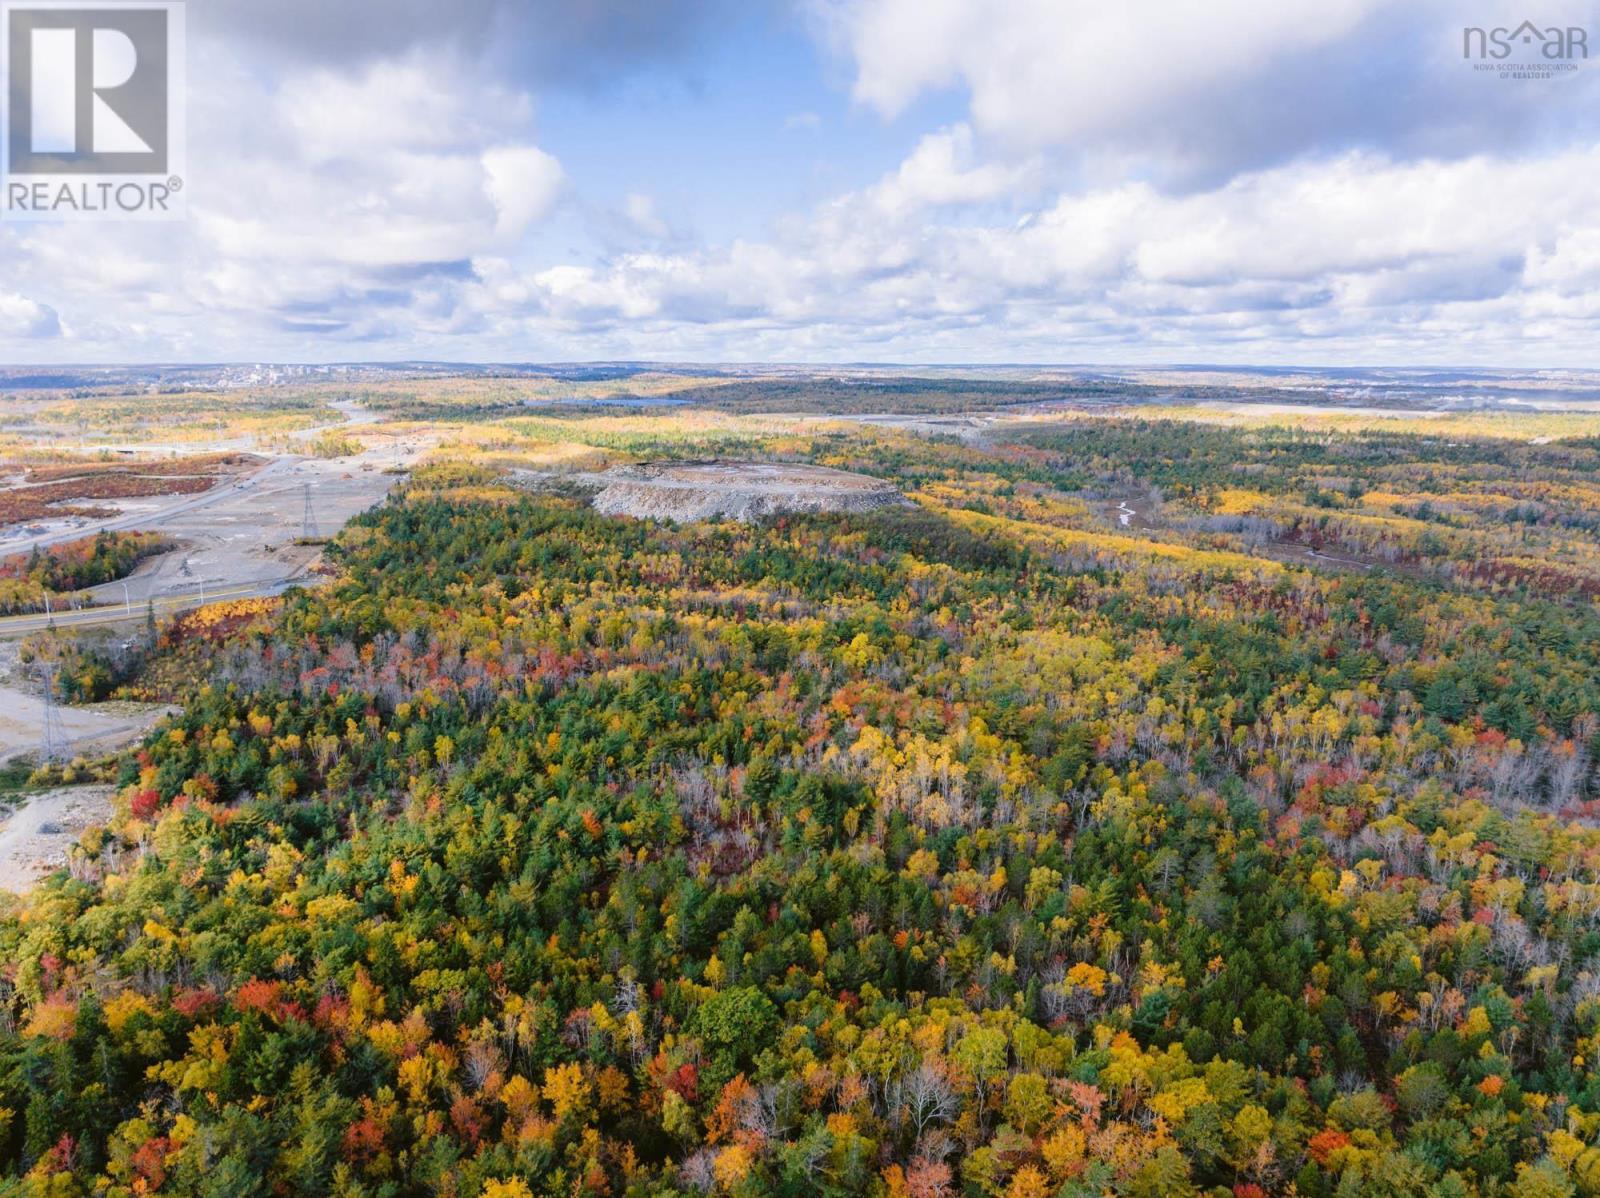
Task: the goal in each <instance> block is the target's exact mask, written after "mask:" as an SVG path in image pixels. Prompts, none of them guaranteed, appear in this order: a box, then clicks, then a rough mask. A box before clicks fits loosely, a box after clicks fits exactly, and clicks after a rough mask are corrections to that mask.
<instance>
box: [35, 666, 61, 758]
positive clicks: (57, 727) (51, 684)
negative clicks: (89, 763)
mask: <svg viewBox="0 0 1600 1198" xmlns="http://www.w3.org/2000/svg"><path fill="white" fill-rule="evenodd" d="M39 674H40V676H41V677H42V678H43V679H44V728H43V729H42V733H43V735H42V736H41V738H40V744H39V760H40V762H41V763H44V764H48V763H50V762H54V761H60V760H62V759H63V758H65V757H66V755H67V733H66V729H65V728H63V727H62V725H61V710H60V709H59V708H58V707H57V706H56V663H55V662H53V661H52V662H40V663H39Z"/></svg>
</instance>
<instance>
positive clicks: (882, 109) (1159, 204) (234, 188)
mask: <svg viewBox="0 0 1600 1198" xmlns="http://www.w3.org/2000/svg"><path fill="white" fill-rule="evenodd" d="M1153 8H1154V6H1149V5H1147V6H1138V7H1137V8H1135V6H1107V5H1101V4H1087V3H1077V2H1066V3H1064V2H1062V0H836V2H832V0H813V2H811V3H808V4H806V5H805V6H804V7H803V8H801V9H799V10H797V11H794V12H790V11H788V10H782V11H780V10H777V9H776V8H775V9H774V11H773V13H772V15H771V19H773V20H778V21H790V22H794V23H799V24H801V25H803V27H804V28H805V29H807V30H809V31H810V34H811V36H813V37H814V39H815V43H816V45H817V47H818V49H817V56H818V61H817V62H816V64H815V71H816V75H817V80H816V84H815V86H816V88H817V90H818V92H819V94H822V93H825V91H826V89H827V88H828V87H830V86H836V87H841V88H843V89H846V90H847V91H848V93H849V102H850V104H851V105H852V106H853V114H852V115H850V116H849V119H852V120H861V121H873V122H889V123H890V127H891V128H893V129H896V130H899V129H901V128H902V127H904V128H905V129H906V135H905V138H904V144H903V149H902V151H901V153H900V155H899V159H898V161H893V160H890V161H885V162H883V163H882V164H881V166H880V168H879V170H878V173H877V177H876V179H875V180H872V181H870V182H863V183H861V184H858V185H855V186H850V187H847V188H843V189H839V190H836V191H835V193H834V194H832V195H831V196H829V197H828V198H825V199H823V200H822V201H820V202H817V203H814V204H811V205H809V206H807V207H803V208H801V209H799V210H774V211H755V212H752V213H749V214H748V215H749V216H750V217H751V218H752V219H751V220H748V221H746V222H745V224H747V225H753V226H754V227H757V228H760V229H762V230H764V232H762V233H761V234H760V235H759V236H753V235H749V234H745V235H742V236H731V235H730V236H725V237H719V236H717V235H715V233H705V232H701V233H698V234H696V233H695V232H694V231H693V229H694V227H696V226H697V225H698V223H699V222H698V221H697V220H695V219H694V217H695V213H694V212H693V211H691V212H690V217H691V220H690V221H689V226H690V228H689V231H687V232H685V231H684V230H683V229H680V228H678V227H676V225H675V224H674V223H673V222H669V221H668V220H666V219H664V218H663V217H662V216H661V214H660V213H661V210H660V208H659V206H658V204H657V202H656V194H657V193H673V194H684V193H688V194H696V192H697V189H702V190H704V191H705V192H706V193H709V192H711V191H712V190H714V189H724V190H737V189H736V188H732V189H730V188H729V186H728V185H729V184H730V183H736V182H737V179H738V172H739V170H740V163H739V160H738V152H737V148H736V147H730V148H729V150H728V155H727V162H726V167H725V172H726V173H725V174H723V175H722V176H721V177H719V178H707V179H703V180H702V179H685V178H682V177H676V176H673V175H670V174H658V175H657V176H655V177H647V178H643V179H641V180H640V182H639V185H638V186H637V187H636V188H633V189H631V190H629V191H628V192H627V193H626V194H625V195H618V196H615V197H612V196H610V195H607V194H605V193H604V189H603V188H601V187H600V185H599V184H598V183H597V182H596V181H595V180H593V179H592V178H589V177H586V176H585V174H584V173H583V172H581V171H576V170H574V169H573V168H571V167H570V166H569V164H567V163H564V162H562V161H560V160H559V157H558V156H557V155H556V154H554V153H552V152H551V150H550V149H549V148H548V144H547V141H546V140H545V139H543V138H542V136H541V135H542V133H543V132H544V131H543V130H542V129H541V119H542V118H541V110H542V108H543V107H545V106H546V101H547V100H548V99H549V98H550V97H552V96H556V95H559V96H561V97H563V99H564V101H565V103H564V104H563V109H564V110H571V108H572V106H573V105H579V106H582V105H589V106H590V107H591V108H592V110H593V112H594V114H595V119H596V120H597V121H599V122H606V121H611V122H616V123H618V124H619V125H620V124H622V123H625V122H627V121H628V120H629V113H630V109H629V103H627V102H624V101H622V100H619V99H618V90H619V89H622V88H625V87H626V84H627V80H628V79H629V78H630V77H633V76H635V75H639V74H646V73H656V74H660V73H662V72H667V73H671V72H673V71H676V70H683V71H686V72H689V73H691V74H692V73H693V72H694V71H695V70H701V69H715V68H714V66H707V65H706V64H715V63H718V62H723V61H726V58H727V55H728V54H729V53H735V54H737V53H742V52H745V51H746V50H747V49H748V52H749V53H751V54H759V53H760V52H761V46H760V44H759V41H760V37H759V34H758V33H757V32H755V31H753V30H752V27H751V25H750V23H749V21H748V20H747V19H745V20H736V19H735V18H734V17H733V16H731V15H730V12H729V10H727V9H719V8H718V7H717V6H715V5H712V6H706V5H693V4H688V3H682V4H678V3H672V4H657V3H643V2H642V0H638V2H635V0H607V2H606V3H604V4H600V5H595V6H585V8H584V9H583V12H582V14H581V16H576V17H575V16H573V15H572V13H573V11H574V7H573V6H564V5H559V4H554V3H548V4H530V3H520V4H514V3H509V2H504V0H502V2H497V0H471V2H470V3H465V4H462V5H457V6H448V7H446V6H437V5H432V4H428V5H423V4H412V3H410V0H404V2H402V3H398V4H391V5H387V6H385V7H383V8H382V9H381V10H380V8H379V6H378V5H377V4H376V3H360V4H348V5H338V6H328V5H319V4H312V3H309V0H307V2H306V3H300V0H294V2H293V3H291V4H288V5H280V6H276V7H275V8H274V10H273V12H274V20H273V22H272V23H270V26H269V25H264V24H263V23H262V17H261V16H260V14H261V12H262V11H264V10H262V9H261V8H260V6H256V5H248V4H245V3H242V2H239V3H235V2H234V0H218V2H217V3H215V4H214V5H211V6H209V7H208V8H207V9H206V10H204V19H203V20H202V19H201V13H200V11H199V7H198V6H195V9H196V11H195V12H194V13H192V14H191V22H192V25H193V26H194V28H192V32H191V37H192V41H193V45H192V47H191V55H190V57H191V65H190V79H191V82H190V130H191V132H190V140H191V148H190V184H191V187H190V192H189V194H190V197H191V201H190V203H191V206H190V217H189V219H188V220H187V221H186V222H183V223H179V224H173V225H142V226H141V225H76V226H67V227H61V226H45V225H31V226H15V225H13V226H6V227H4V228H3V229H0V260H3V261H4V264H5V271H4V275H3V277H0V353H3V354H4V355H5V357H6V358H8V359H10V360H13V361H61V362H76V361H114V360H136V359H138V360H154V359H165V360H216V359H247V358H262V359H284V360H308V361H310V360H331V359H352V358H363V359H371V358H384V357H438V358H461V359H472V358H476V359H496V358H498V359H535V358H543V359H578V358H596V357H599V358H650V357H654V358H690V359H724V360H818V361H826V360H851V359H873V360H904V361H917V360H926V361H955V360H967V361H999V360H1026V361H1129V362H1133V361H1218V362H1249V361H1258V362H1285V361H1297V362H1317V363H1335V362H1341V361H1347V362H1394V363H1403V362H1460V363H1468V362H1486V363H1505V364H1527V365H1557V364H1574V365H1577V364H1584V365H1592V364H1593V357H1592V348H1591V347H1592V346H1593V345H1594V344H1595V341H1596V332H1597V328H1596V324H1595V322H1596V320H1597V318H1600V299H1597V296H1600V290H1597V284H1600V199H1597V198H1596V197H1597V196H1600V186H1597V185H1600V127H1597V120H1596V117H1595V115H1594V113H1595V112H1596V111H1597V108H1596V100H1597V99H1600V96H1597V94H1596V93H1597V90H1600V62H1596V63H1594V64H1593V65H1590V66H1585V65H1583V64H1580V69H1579V70H1578V71H1576V72H1574V73H1572V74H1571V75H1570V76H1569V77H1566V78H1561V79H1554V80H1502V79H1500V78H1498V77H1497V76H1496V75H1494V74H1493V73H1486V72H1480V71H1474V70H1473V69H1472V67H1471V64H1469V63H1465V62H1463V61H1462V58H1461V22H1462V10H1461V8H1460V6H1458V5H1452V4H1447V3H1445V2H1444V0H1420V2H1419V0H1326V2H1325V3H1321V4H1317V5H1299V4H1297V5H1288V6H1286V5H1282V4H1274V3H1269V2H1265V0H1218V2H1217V3H1214V4H1210V5H1206V6H1193V5H1188V4H1183V3H1177V2H1174V3H1171V4H1169V5H1163V6H1162V8H1163V10H1164V11H1163V12H1162V13H1161V14H1160V15H1159V18H1158V17H1157V16H1154V15H1152V9H1153ZM1553 8H1554V11H1552V12H1549V13H1542V14H1541V19H1542V20H1544V21H1547V22H1563V23H1564V22H1568V21H1570V22H1571V23H1573V24H1582V21H1583V18H1584V17H1585V15H1587V14H1586V10H1585V8H1584V6H1582V5H1580V4H1576V3H1574V4H1571V5H1569V6H1567V8H1568V9H1569V10H1570V11H1563V5H1562V4H1560V3H1557V4H1555V5H1554V6H1553ZM380 11H381V13H382V16H381V19H380V17H379V15H378V14H379V13H380ZM1136 11H1137V12H1138V13H1140V14H1142V15H1140V16H1137V17H1136V16H1134V15H1133V14H1134V13H1135V12H1136ZM1519 13H1520V10H1519V9H1516V8H1514V7H1513V6H1512V5H1511V4H1509V3H1502V2H1499V0H1495V2H1491V3H1485V4H1482V5H1475V6H1474V11H1473V13H1472V14H1471V16H1472V19H1473V20H1474V21H1476V22H1477V23H1479V24H1483V25H1495V24H1511V25H1515V24H1517V23H1518V21H1519V20H1520V17H1519V15H1518V14H1519ZM358 15H364V16H365V17H366V18H368V19H366V20H358V19H356V17H357V16H358ZM286 18H288V19H286ZM656 26H659V30H658V34H659V36H657V35H652V34H651V33H650V30H651V29H652V28H655V27H656ZM719 38H721V39H738V38H749V39H751V42H752V44H751V45H750V46H749V47H745V46H742V45H735V46H733V47H731V49H730V48H729V47H726V46H724V47H722V48H721V49H720V50H719V51H716V52H713V50H712V49H711V47H715V46H716V45H717V43H718V39H719ZM1595 41H1596V51H1597V53H1600V30H1596V31H1595ZM685 86H690V87H692V83H690V84H686V85H685ZM823 98H824V99H825V98H826V97H825V95H823ZM933 101H940V102H941V103H942V106H943V108H944V109H945V110H955V111H956V115H955V116H954V117H953V118H951V117H949V116H948V115H942V116H941V117H940V118H939V119H938V120H937V121H933V122H931V123H927V122H926V118H924V117H921V116H919V114H920V113H922V112H925V111H927V110H928V106H929V104H930V102H933ZM819 107H820V105H819ZM714 115H715V114H711V113H708V114H707V116H708V119H707V126H708V127H709V126H710V125H711V124H713V123H714V121H712V120H711V119H710V118H711V117H712V116H714ZM919 122H921V123H923V127H920V128H919V127H917V126H918V124H919ZM836 123H837V122H834V123H833V124H836ZM784 124H785V125H786V126H787V128H788V131H789V133H790V135H791V136H793V135H794V130H796V129H798V130H802V131H804V133H805V134H806V135H807V136H808V137H814V138H816V139H819V140H820V141H821V142H822V144H823V146H824V149H825V148H826V145H827V139H828V138H829V136H830V131H831V128H832V126H831V125H830V122H828V121H824V120H822V119H821V118H819V117H818V116H817V115H816V112H815V111H811V110H807V111H804V112H798V113H796V114H794V115H793V116H792V117H791V119H790V120H789V121H786V122H784ZM784 132H785V130H784V129H783V128H774V130H773V131H772V136H773V137H774V138H776V137H780V136H782V135H784ZM681 136H682V138H683V139H685V146H688V145H690V144H692V143H693V142H694V141H695V139H697V138H699V137H702V136H705V135H704V134H702V133H701V132H700V131H698V130H697V129H696V128H695V127H693V126H690V127H686V128H684V129H683V130H682V133H681ZM656 169H657V171H658V172H659V170H660V168H659V167H658V168H656Z"/></svg>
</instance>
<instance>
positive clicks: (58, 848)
mask: <svg viewBox="0 0 1600 1198" xmlns="http://www.w3.org/2000/svg"><path fill="white" fill-rule="evenodd" d="M112 793H113V788H112V787H110V786H100V785H96V786H63V787H60V788H58V789H56V790H46V791H42V792H40V793H39V794H35V795H29V796H28V797H27V799H26V801H25V802H24V804H23V805H22V806H21V807H20V808H18V809H17V810H14V811H12V812H11V813H9V815H0V818H3V819H4V821H5V822H4V823H0V890H10V891H12V892H13V893H16V894H25V893H27V892H28V891H29V890H32V889H33V887H34V886H35V885H37V884H38V883H39V881H40V880H41V879H43V878H45V877H48V876H49V875H50V874H52V873H54V872H55V871H56V870H58V869H60V868H62V867H63V866H65V865H66V863H67V854H68V852H69V851H70V850H71V848H72V846H73V845H75V844H77V843H78V837H80V836H82V835H83V833H84V832H85V831H86V830H87V829H89V828H92V827H94V826H95V825H97V824H103V823H105V822H106V820H108V819H110V818H111V796H112Z"/></svg>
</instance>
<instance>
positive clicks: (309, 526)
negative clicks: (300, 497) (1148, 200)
mask: <svg viewBox="0 0 1600 1198" xmlns="http://www.w3.org/2000/svg"><path fill="white" fill-rule="evenodd" d="M305 496H306V519H305V528H304V529H303V530H302V531H301V533H300V539H301V540H302V541H315V540H316V539H317V518H316V516H315V515H314V514H313V513H312V511H311V484H310V483H307V484H306V485H305Z"/></svg>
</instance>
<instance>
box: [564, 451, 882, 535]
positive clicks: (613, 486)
mask: <svg viewBox="0 0 1600 1198" xmlns="http://www.w3.org/2000/svg"><path fill="white" fill-rule="evenodd" d="M600 481H601V482H602V483H604V486H603V487H602V489H601V490H600V492H599V494H597V495H596V496H595V497H594V506H595V510H596V511H600V512H603V513H605V514H606V515H609V516H636V517H640V518H642V519H655V520H679V521H687V520H711V519H717V518H719V517H720V518H723V519H732V520H755V519H759V518H761V517H763V516H772V515H777V514H779V513H782V512H865V511H871V510H873V509H874V508H881V507H889V506H892V505H895V504H903V503H906V502H907V500H906V499H905V497H904V496H903V495H901V494H900V492H899V491H898V490H897V489H896V488H895V487H894V486H892V485H891V484H889V483H886V482H884V481H883V480H882V479H878V478H870V477H868V476H867V475H864V474H848V473H846V472H844V471H842V470H830V469H828V468H826V467H824V466H807V465H801V464H797V463H789V462H653V463H647V464H644V465H639V466H619V467H617V468H616V469H615V470H610V471H607V472H606V473H605V474H604V475H602V476H600Z"/></svg>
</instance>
